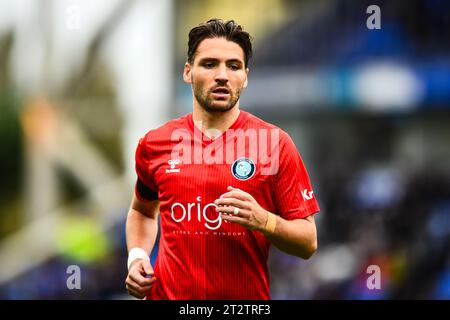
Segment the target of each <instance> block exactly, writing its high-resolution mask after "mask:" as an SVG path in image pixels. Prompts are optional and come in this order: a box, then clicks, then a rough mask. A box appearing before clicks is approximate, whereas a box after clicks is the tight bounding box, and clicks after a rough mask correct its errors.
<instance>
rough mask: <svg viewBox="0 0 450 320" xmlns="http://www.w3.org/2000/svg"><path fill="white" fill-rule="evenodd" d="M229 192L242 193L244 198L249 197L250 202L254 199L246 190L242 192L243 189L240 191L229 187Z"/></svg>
mask: <svg viewBox="0 0 450 320" xmlns="http://www.w3.org/2000/svg"><path fill="white" fill-rule="evenodd" d="M227 190H228V191H237V192H239V193H242V194H243V195H244V196H246V197H247V199H248V200H250V199H253V197H252V195H251V194H250V193H248V192H245V191H244V190H241V189H239V188H234V187H232V186H228V187H227Z"/></svg>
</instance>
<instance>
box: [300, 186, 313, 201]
mask: <svg viewBox="0 0 450 320" xmlns="http://www.w3.org/2000/svg"><path fill="white" fill-rule="evenodd" d="M313 193H314V192H313V191H308V189H304V190H303V191H302V197H303V200H304V201H308V200H311V199H312V198H314V195H313Z"/></svg>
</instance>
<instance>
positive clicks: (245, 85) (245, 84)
mask: <svg viewBox="0 0 450 320" xmlns="http://www.w3.org/2000/svg"><path fill="white" fill-rule="evenodd" d="M249 71H250V69H249V68H246V69H245V81H244V86H243V88H244V89H245V88H247V84H248V73H249Z"/></svg>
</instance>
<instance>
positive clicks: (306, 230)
mask: <svg viewBox="0 0 450 320" xmlns="http://www.w3.org/2000/svg"><path fill="white" fill-rule="evenodd" d="M215 204H216V205H217V211H218V212H219V213H220V214H221V217H222V219H224V220H227V221H230V222H234V223H239V224H240V225H242V226H244V227H245V228H247V229H250V230H257V231H261V232H262V233H264V235H265V236H266V237H267V238H268V239H270V241H271V242H272V244H273V245H275V247H277V248H278V249H280V250H282V251H284V252H286V253H288V254H291V255H295V256H298V257H300V258H303V259H308V258H309V257H311V256H312V255H313V254H314V252H315V251H316V250H317V231H316V224H315V222H314V216H313V215H309V216H307V217H305V218H302V219H294V220H286V219H284V218H282V217H280V216H279V215H274V214H273V213H271V212H269V211H267V210H265V209H264V208H262V207H261V206H260V205H259V204H258V202H257V201H256V200H255V199H254V198H253V197H252V196H251V195H250V194H249V193H247V192H245V191H242V190H240V189H237V188H232V187H228V192H227V193H225V194H223V195H222V196H221V198H219V199H217V200H216V201H215ZM235 207H237V208H239V213H238V214H237V215H236V214H234V208H235ZM268 218H271V219H275V220H274V222H275V223H274V227H275V228H274V229H273V228H270V230H268V229H267V220H268Z"/></svg>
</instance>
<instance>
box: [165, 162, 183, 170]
mask: <svg viewBox="0 0 450 320" xmlns="http://www.w3.org/2000/svg"><path fill="white" fill-rule="evenodd" d="M167 163H168V164H169V166H170V169H166V173H176V172H180V168H177V167H176V166H177V165H179V164H180V163H181V160H180V159H170V160H169V161H167Z"/></svg>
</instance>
